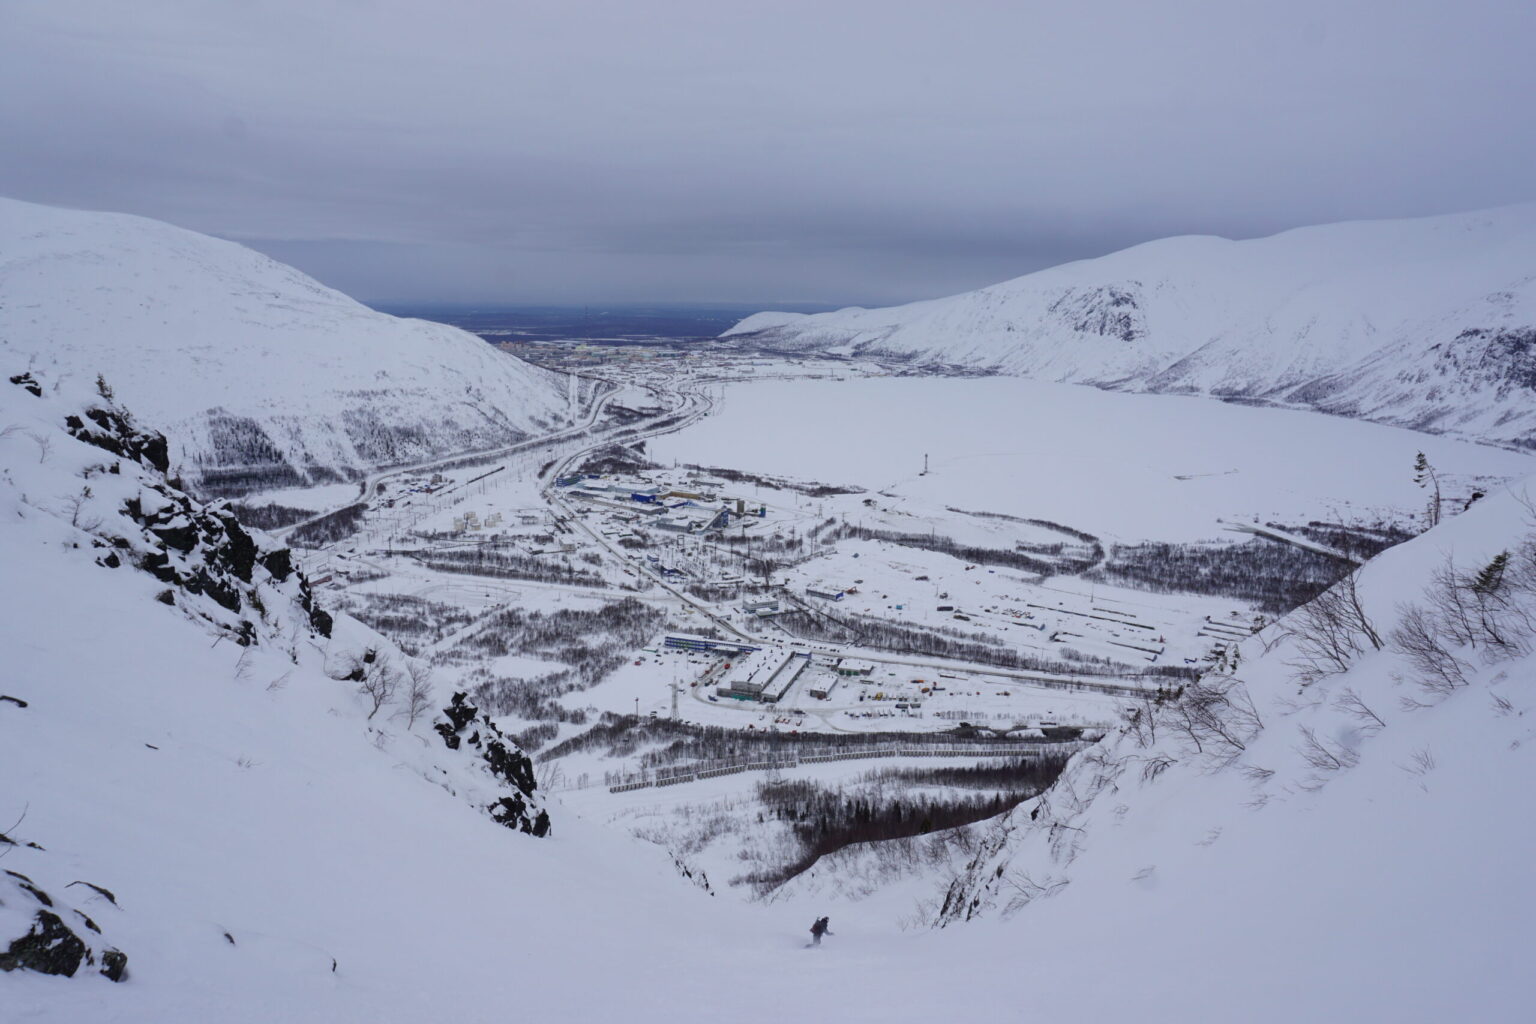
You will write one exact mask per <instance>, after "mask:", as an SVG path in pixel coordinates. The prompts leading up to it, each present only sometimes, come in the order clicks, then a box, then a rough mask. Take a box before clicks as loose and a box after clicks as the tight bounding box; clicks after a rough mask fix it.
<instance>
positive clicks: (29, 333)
mask: <svg viewBox="0 0 1536 1024" xmlns="http://www.w3.org/2000/svg"><path fill="white" fill-rule="evenodd" d="M0 361H3V362H4V364H5V365H6V366H7V368H8V372H9V373H15V372H17V371H19V370H26V369H29V368H30V369H32V370H35V371H38V372H39V373H40V374H42V375H44V376H47V377H48V378H49V379H53V380H57V379H61V378H65V377H76V378H82V379H83V380H84V381H86V382H90V381H93V380H94V379H95V378H96V376H97V375H98V374H100V375H102V376H104V377H105V378H106V379H107V381H108V382H110V384H111V386H112V387H113V389H114V390H115V391H116V393H117V395H118V396H119V397H120V398H121V399H122V400H123V402H124V403H125V404H126V405H127V406H128V407H129V408H131V409H133V410H134V412H135V414H136V415H137V416H138V417H139V418H140V419H141V420H142V421H143V422H145V423H147V424H149V425H150V426H152V427H154V428H155V429H157V430H160V431H162V432H164V433H166V434H167V435H168V436H169V437H170V438H171V440H172V444H173V446H174V447H173V450H172V453H171V456H172V457H171V461H172V465H173V471H175V472H179V473H180V474H181V475H182V476H183V477H184V478H185V479H187V480H188V481H189V482H193V483H196V484H197V485H198V486H199V487H200V488H201V489H202V490H204V491H205V492H210V493H220V494H238V493H243V492H244V491H247V490H251V489H259V488H266V487H272V486H284V485H291V484H293V485H296V484H304V483H316V482H326V481H330V480H335V479H342V478H348V477H351V476H353V475H355V474H357V473H358V472H361V471H365V470H367V469H369V468H371V467H375V466H379V465H387V464H393V463H399V462H408V461H413V460H417V459H424V458H429V457H431V456H434V455H438V454H445V453H451V452H453V451H459V450H465V449H471V448H482V447H490V446H493V445H498V444H504V443H510V442H513V441H516V440H518V439H520V438H522V437H524V436H526V435H528V434H530V433H533V432H537V431H540V430H543V429H546V428H548V427H551V426H556V425H559V424H561V423H563V422H564V419H565V416H566V403H565V401H564V396H563V392H562V391H561V389H559V388H558V387H557V383H558V382H557V381H556V380H555V379H554V378H553V376H552V375H550V374H549V373H547V372H545V371H543V370H540V369H538V368H536V367H533V366H530V365H528V364H527V363H524V362H522V361H521V360H519V359H516V358H515V357H512V356H508V355H506V354H505V353H502V352H499V351H497V350H495V349H493V348H491V346H489V345H487V344H485V343H484V342H483V341H481V340H480V339H478V338H476V337H474V336H473V335H470V334H468V333H466V332H464V331H460V330H458V329H456V328H452V327H447V326H444V325H441V324H433V323H427V322H425V321H420V320H405V319H400V318H397V317H392V316H386V315H385V314H382V313H377V312H374V311H373V310H370V309H368V308H367V307H365V306H363V305H361V304H359V303H357V302H355V301H353V300H352V299H350V298H348V297H346V296H345V295H342V294H341V293H339V292H336V291H333V290H331V289H329V288H326V287H324V286H323V285H321V284H319V283H318V282H316V281H315V280H313V279H311V278H309V277H307V276H305V275H304V274H302V273H300V272H298V271H297V270H294V269H293V268H292V267H288V266H285V265H283V264H281V263H277V262H276V261H274V260H271V259H269V258H267V257H266V256H263V255H261V254H259V253H257V252H254V251H252V250H250V249H247V248H245V247H244V246H241V245H237V244H235V243H233V242H228V241H223V240H221V239H217V238H210V237H208V236H206V235H200V234H197V233H195V232H192V231H186V230H183V229H181V228H176V227H172V226H171V225H168V224H163V223H160V222H158V221H153V220H147V219H145V218H142V217H133V216H127V215H123V214H110V213H88V212H82V211H77V210H63V209H57V208H53V207H47V206H39V205H35V204H31V203H23V202H18V201H15V200H9V199H0Z"/></svg>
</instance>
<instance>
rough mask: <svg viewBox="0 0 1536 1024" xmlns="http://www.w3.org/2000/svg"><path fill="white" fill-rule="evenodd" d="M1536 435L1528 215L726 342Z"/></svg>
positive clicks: (1123, 260)
mask: <svg viewBox="0 0 1536 1024" xmlns="http://www.w3.org/2000/svg"><path fill="white" fill-rule="evenodd" d="M723 337H727V338H740V339H744V340H747V341H749V342H750V343H753V344H758V345H764V346H767V347H770V348H773V349H778V350H782V351H818V350H820V351H828V352H833V353H839V354H856V355H866V356H885V357H890V358H896V359H902V360H911V361H912V362H914V363H916V364H919V365H946V366H953V367H960V368H966V369H974V370H987V371H994V372H999V373H1003V374H1011V375H1018V376H1025V377H1034V378H1038V379H1041V380H1051V381H1070V382H1077V383H1084V384H1093V385H1097V386H1100V387H1108V388H1115V389H1119V390H1131V391H1156V392H1171V393H1196V394H1209V395H1216V396H1223V397H1232V398H1239V399H1251V400H1264V401H1270V402H1277V403H1287V404H1297V405H1302V406H1307V407H1311V408H1317V409H1321V410H1324V411H1327V412H1337V413H1342V414H1346V415H1352V416H1360V417H1363V418H1366V419H1372V420H1379V421H1383V422H1389V423H1395V424H1400V425H1405V426H1411V427H1415V428H1417V429H1423V430H1431V431H1436V432H1447V433H1456V434H1460V435H1464V436H1469V437H1477V438H1481V439H1485V440H1491V441H1498V442H1505V443H1519V444H1527V445H1528V444H1531V443H1532V442H1533V441H1536V402H1533V400H1532V399H1533V395H1532V387H1533V385H1536V204H1525V205H1519V206H1510V207H1503V208H1499V209H1492V210H1485V211H1480V212H1476V213H1466V214H1456V215H1451V216H1442V217H1432V218H1425V219H1416V220H1397V221H1362V222H1351V223H1343V224H1330V225H1324V226H1320V227H1310V228H1301V229H1298V230H1294V231H1287V232H1285V233H1283V234H1279V235H1275V236H1273V237H1269V238H1259V239H1252V240H1248V241H1229V240H1227V239H1222V238H1214V237H1180V238H1168V239H1163V240H1161V241H1156V242H1149V243H1146V244H1144V245H1139V246H1135V247H1133V248H1130V249H1126V250H1123V251H1121V252H1117V253H1113V254H1111V255H1108V256H1104V257H1102V258H1100V259H1094V260H1084V261H1080V262H1076V263H1068V264H1064V265H1062V266H1058V267H1053V268H1051V269H1049V270H1043V271H1040V272H1038V273H1034V274H1030V275H1027V276H1025V277H1020V278H1016V279H1014V280H1012V281H1006V282H1003V283H1001V284H997V285H992V286H990V287H987V288H982V289H979V290H977V291H974V292H966V293H964V294H961V295H955V296H951V297H949V298H942V299H934V300H930V301H925V302H914V303H911V304H909V305H905V306H895V307H891V308H885V309H861V308H850V309H842V310H837V311H835V312H830V313H817V314H810V315H804V314H794V313H778V312H769V313H758V314H756V315H754V316H751V317H748V318H747V319H745V320H743V321H742V322H741V323H739V324H737V325H736V326H735V327H733V328H731V329H730V330H729V331H727V332H726V333H725V335H723Z"/></svg>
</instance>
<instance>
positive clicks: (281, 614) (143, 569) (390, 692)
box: [0, 374, 549, 981]
mask: <svg viewBox="0 0 1536 1024" xmlns="http://www.w3.org/2000/svg"><path fill="white" fill-rule="evenodd" d="M166 452H167V445H166V441H165V438H164V437H162V436H161V435H159V434H157V433H155V432H152V431H147V430H144V429H141V428H139V427H138V426H136V425H135V423H134V422H133V419H132V417H131V416H130V415H129V414H128V413H127V412H126V411H124V410H123V409H122V408H121V407H120V406H118V405H116V404H115V403H114V402H112V401H111V400H110V399H107V398H106V396H103V395H93V394H85V395H82V394H79V393H77V392H75V393H71V392H70V389H67V388H66V389H64V393H61V394H55V393H54V392H53V391H52V390H51V389H49V388H45V386H44V382H43V381H41V380H39V379H38V378H37V377H35V376H33V375H31V374H17V375H14V376H12V378H11V379H10V380H9V382H6V381H0V467H3V472H0V479H3V483H0V509H3V512H4V515H3V518H4V521H5V527H4V530H3V531H0V560H3V562H4V564H5V566H6V569H7V575H6V580H7V586H6V587H5V589H4V591H3V593H0V620H3V622H4V634H3V635H4V637H5V649H6V651H7V656H6V671H5V673H4V676H3V678H0V708H3V710H4V714H3V716H0V778H3V779H4V780H5V784H4V786H3V787H0V802H3V804H4V806H3V807H0V818H4V819H5V822H4V823H3V829H0V857H3V858H5V870H6V874H5V875H4V876H3V881H0V970H4V971H13V970H17V969H22V970H32V971H37V972H39V973H44V974H51V975H63V976H74V975H79V974H81V973H82V970H84V973H87V974H89V973H101V974H104V975H106V976H108V977H109V978H111V980H113V981H123V980H126V979H127V978H130V977H131V975H132V973H133V971H134V969H135V962H136V958H137V954H138V952H139V951H140V950H141V949H142V948H144V947H143V941H142V940H143V933H142V931H141V930H140V929H138V928H137V927H136V926H135V924H134V923H132V921H131V920H130V921H129V922H126V923H124V922H122V921H121V919H120V918H119V916H118V915H119V914H130V911H131V910H132V909H133V907H134V904H135V903H137V904H138V905H139V906H140V907H143V908H144V909H145V910H149V909H150V908H149V907H145V906H144V904H145V903H146V902H149V901H148V900H147V899H146V894H145V892H144V890H143V889H142V888H140V887H139V886H136V885H134V884H133V883H132V882H129V883H128V884H127V885H124V884H123V882H122V881H121V880H122V879H124V878H125V877H131V870H130V872H129V874H128V875H125V874H124V870H125V866H128V867H131V869H136V870H146V871H149V872H151V873H159V874H160V875H161V878H162V881H169V880H170V878H171V876H172V875H174V874H176V873H177V872H178V871H180V870H182V869H185V868H188V867H189V865H188V862H187V860H186V859H185V848H186V842H185V839H186V837H185V836H184V835H183V836H181V837H179V838H178V837H177V834H176V832H175V830H174V829H171V828H168V827H166V822H165V816H166V815H170V816H175V815H177V814H192V815H195V816H197V817H199V818H205V819H208V820H209V826H210V827H211V828H231V829H234V830H236V832H237V833H238V832H245V831H246V830H248V829H249V830H256V831H252V832H249V833H248V834H247V838H248V839H255V838H256V836H257V833H258V832H259V830H261V829H263V828H265V827H266V825H267V823H266V822H264V821H263V820H262V818H263V814H264V813H266V812H262V813H258V814H256V815H254V816H244V815H243V816H240V817H239V818H238V820H236V819H221V820H219V821H217V822H214V821H213V820H212V819H217V818H219V815H220V814H221V812H223V811H225V810H226V809H227V807H228V806H229V802H228V801H229V797H228V794H227V793H226V792H225V788H226V787H231V786H232V787H234V788H239V782H238V776H239V775H240V774H241V773H245V772H251V773H253V774H254V773H259V772H260V771H261V766H262V764H263V763H264V762H268V761H269V759H270V760H275V761H278V762H279V763H280V764H281V765H282V766H281V767H279V766H276V765H274V769H275V771H276V772H279V773H282V772H285V771H287V770H290V769H291V765H292V762H291V761H290V760H289V759H295V760H296V761H297V762H298V763H300V764H307V765H308V767H306V768H304V769H302V770H300V771H299V772H298V773H297V775H295V776H293V778H295V779H299V780H302V782H303V785H305V786H310V785H313V784H314V783H317V782H322V781H324V779H325V778H326V775H327V770H326V769H320V768H319V767H318V765H319V763H320V761H319V760H314V759H317V758H321V757H322V756H323V753H324V752H323V749H322V747H323V746H324V745H329V744H337V743H339V744H340V745H341V748H340V749H341V750H342V751H347V752H346V753H344V754H343V757H342V762H341V763H342V764H343V765H344V767H345V770H349V771H359V772H362V773H363V774H364V775H368V774H370V770H371V773H372V774H374V775H378V776H383V777H386V778H387V777H388V776H390V775H392V774H394V773H396V772H397V771H398V770H399V769H402V768H403V769H406V770H407V771H406V774H407V775H408V776H410V777H412V778H414V779H415V785H418V786H420V785H421V784H423V783H425V784H426V785H427V787H429V788H430V789H431V790H432V791H434V792H437V791H438V790H437V787H441V788H442V790H446V791H448V793H449V794H452V796H453V797H456V799H450V798H446V797H442V795H441V793H439V796H440V798H442V799H445V800H446V801H447V802H450V803H452V804H453V805H455V806H459V807H462V806H463V804H464V803H468V804H469V805H471V807H473V808H475V812H472V813H477V814H483V815H484V816H485V818H487V819H489V820H491V821H494V822H496V823H497V824H501V825H504V826H506V827H508V828H510V829H513V830H515V831H518V832H525V833H532V834H534V835H544V834H546V833H547V832H548V831H549V818H548V815H547V813H546V812H545V811H544V810H543V808H542V806H541V801H540V800H539V799H538V798H537V797H536V796H535V795H534V791H535V782H534V778H533V769H532V764H531V762H530V761H529V760H528V758H527V757H526V755H524V754H522V752H521V751H519V750H518V749H517V747H516V746H515V745H514V744H512V743H510V741H506V740H504V739H503V738H502V737H501V736H500V733H499V732H497V730H496V729H495V727H494V726H493V725H491V724H490V723H489V722H488V721H486V720H485V719H484V718H483V717H482V716H480V715H479V714H478V713H477V712H476V711H475V709H474V708H471V707H468V706H466V704H465V701H464V695H463V694H462V693H460V694H449V693H447V692H444V691H443V688H441V687H439V686H437V685H436V684H435V682H434V680H433V679H432V677H431V674H430V672H429V670H428V669H427V667H426V666H425V665H424V664H422V663H419V662H416V661H414V660H412V659H409V658H407V657H406V656H405V655H404V653H403V652H401V651H400V649H399V648H398V647H396V646H395V645H394V644H392V643H390V642H389V641H388V640H386V639H385V638H383V637H382V636H380V635H378V634H377V633H375V632H373V631H372V630H369V629H367V628H366V627H364V626H362V625H361V624H360V623H358V622H356V621H355V620H352V619H350V618H348V617H346V616H339V617H333V616H332V615H331V614H329V613H328V612H326V611H325V610H324V609H322V608H321V607H319V606H318V605H317V604H316V601H315V598H314V596H313V594H312V593H311V590H310V587H309V583H308V581H307V580H306V579H305V577H304V575H303V574H302V572H300V571H299V570H298V569H297V568H296V567H295V566H294V562H293V558H292V556H291V555H290V553H289V551H288V550H287V549H285V548H274V547H270V546H269V545H268V544H267V543H266V539H265V538H264V537H263V536H261V535H254V536H253V535H251V534H249V533H247V532H246V531H245V530H244V529H243V528H242V527H241V526H240V524H239V522H238V521H237V520H236V519H235V517H234V515H233V513H232V512H230V511H229V508H228V506H227V503H225V502H223V501H218V502H214V503H212V504H203V503H201V502H199V501H197V500H196V499H195V498H192V497H190V496H189V495H187V494H185V493H184V492H182V491H180V490H178V489H177V488H176V487H174V486H173V485H172V484H170V483H169V482H168V481H167V479H166V476H165V469H166ZM23 581H25V582H23ZM210 641H211V643H210ZM194 709H200V710H201V712H202V713H201V714H199V713H196V711H194ZM317 744H318V746H317ZM370 746H371V747H376V748H377V749H376V750H369V747H370ZM349 762H350V763H349ZM168 776H183V778H182V780H181V781H182V783H184V784H185V785H187V786H190V787H191V789H192V790H195V791H196V796H195V798H194V797H192V796H191V794H190V793H189V792H187V791H182V792H181V793H180V794H179V799H177V800H175V801H170V802H169V803H167V804H165V805H161V804H160V803H159V801H162V800H167V799H168V797H169V794H170V793H171V792H173V791H174V790H175V788H176V787H175V786H174V785H169V784H167V783H166V778H167V777H168ZM130 806H131V807H133V808H135V809H134V810H133V811H132V812H126V811H125V808H127V807H130ZM268 810H270V809H268ZM71 834H72V839H65V841H64V842H63V843H62V844H61V843H60V842H58V840H59V839H60V838H62V837H64V836H66V835H71ZM82 835H89V836H93V837H94V838H92V839H90V840H87V841H80V838H81V836H82ZM45 836H46V837H47V838H46V840H44V841H39V839H40V838H41V837H45ZM34 837H38V838H34ZM167 844H170V845H174V846H175V847H177V848H178V850H179V851H180V852H176V853H173V852H171V851H170V850H169V849H166V848H165V847H166V845H167ZM135 851H137V852H136V853H135ZM136 859H137V862H136ZM173 865H179V866H180V867H173ZM204 867H207V865H204ZM192 868H193V870H197V868H196V866H192ZM66 874H67V875H68V876H69V877H65V875H66ZM109 878H110V879H113V880H112V881H110V882H108V881H106V880H107V879H109ZM76 885H84V888H80V889H78V890H76V889H75V886H76ZM130 916H131V915H130ZM146 916H151V917H152V916H154V911H151V912H150V914H149V915H146ZM150 955H151V959H153V955H154V954H153V952H151V954H150Z"/></svg>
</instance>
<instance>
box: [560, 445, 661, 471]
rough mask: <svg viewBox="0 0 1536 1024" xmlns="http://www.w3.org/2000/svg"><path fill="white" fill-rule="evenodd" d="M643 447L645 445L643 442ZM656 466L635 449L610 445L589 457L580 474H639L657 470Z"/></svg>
mask: <svg viewBox="0 0 1536 1024" xmlns="http://www.w3.org/2000/svg"><path fill="white" fill-rule="evenodd" d="M640 444H641V445H643V444H644V442H643V441H642V442H641V443H640ZM655 468H657V467H656V464H655V463H654V462H651V461H650V460H648V459H647V458H646V457H645V456H644V455H642V454H640V453H639V452H637V451H636V450H635V448H634V447H630V446H628V445H622V444H610V445H608V446H607V447H605V448H600V449H598V450H597V451H595V452H593V453H592V454H591V455H589V456H587V458H586V461H584V462H583V463H582V464H581V465H580V466H579V467H578V468H577V472H579V473H597V474H599V475H602V474H607V473H616V474H626V473H638V472H641V471H643V470H647V469H655Z"/></svg>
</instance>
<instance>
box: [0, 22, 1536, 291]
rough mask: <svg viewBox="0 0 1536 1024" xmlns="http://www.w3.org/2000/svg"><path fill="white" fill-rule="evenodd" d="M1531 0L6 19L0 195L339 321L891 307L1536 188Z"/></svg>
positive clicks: (1, 46)
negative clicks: (180, 238)
mask: <svg viewBox="0 0 1536 1024" xmlns="http://www.w3.org/2000/svg"><path fill="white" fill-rule="evenodd" d="M1533 42H1536V4H1529V3H1525V2H1514V0H1508V2H1505V0H1497V2H1496V0H1485V2H1477V0H1472V2H1465V3H1458V4H1453V3H1449V2H1433V3H1425V2H1413V0H1393V2H1388V0H1375V2H1350V0H1334V2H1326V3H1325V2H1313V0H1293V2H1289V3H1284V4H1281V3H1244V2H1240V0H1224V2H1212V3H1202V2H1193V0H1166V2H1163V3H1158V4H1148V3H1144V2H1141V0H1100V2H1085V3H1081V4H1045V3H1030V2H1022V0H1013V2H1008V3H990V2H964V0H955V2H949V3H932V4H927V3H892V2H865V0H850V2H842V3H837V2H828V0H823V2H820V3H800V2H778V3H771V4H762V3H757V4H745V3H739V4H738V3H731V2H726V0H712V2H707V3H705V2H698V3H695V2H679V0H653V2H650V3H628V2H625V3H620V2H604V3H590V2H580V0H569V2H563V3H558V4H555V3H541V4H524V3H492V2H476V3H468V2H462V0H460V2H449V3H441V4H421V3H415V2H410V3H407V2H386V0H378V2H372V0H334V2H329V3H326V2H316V0H304V2H299V0H252V2H247V3H239V4H234V3H199V2H193V0H139V2H137V3H133V4H123V3H119V2H116V0H96V2H71V0H45V2H38V0H19V2H13V3H10V4H7V5H5V6H4V8H0V121H3V127H4V131H5V138H6V141H5V144H4V148H3V154H0V193H4V194H7V195H11V196H15V197H18V198H23V199H31V200H35V201H39V202H49V203H58V204H62V205H70V206H82V207H90V208H100V209H118V210H127V211H131V212H136V213H143V214H147V215H150V216H154V217H159V218H162V219H166V220H170V221H173V222H175V223H179V224H182V225H185V226H187V227H191V228H195V229H197V230H200V231H206V232H211V233H215V234H220V235H224V236H227V237H231V238H236V239H239V240H241V241H245V242H248V243H249V244H252V245H255V246H256V247H258V248H261V249H264V250H265V251H267V252H270V253H272V254H273V255H275V256H277V257H278V258H280V259H284V260H287V261H289V262H293V263H295V264H297V265H299V266H301V267H303V268H304V269H306V270H308V271H310V272H311V273H313V274H315V275H316V276H318V277H320V278H321V279H322V280H324V281H326V282H327V283H330V284H333V285H336V286H337V287H340V288H342V289H344V290H346V291H348V292H351V293H352V294H355V295H357V296H359V297H361V298H364V299H366V300H371V301H376V302H391V303H397V304H398V303H409V302H433V303H454V302H461V303H492V302H502V303H517V302H522V303H557V302H583V301H615V302H621V301H646V300H689V301H700V302H741V303H748V304H761V305H773V304H776V303H782V302H792V301H798V302H843V301H860V302H891V301H902V300H906V299H911V298H918V297H924V296H931V295H940V294H946V293H949V292H953V291H958V290H962V289H965V288H970V287H975V286H978V285H982V284H986V283H989V282H992V281H996V280H1001V279H1004V278H1007V277H1011V276H1014V275H1017V274H1021V273H1025V272H1028V271H1030V270H1034V269H1038V268H1040V267H1042V266H1047V265H1050V264H1053V263H1058V262H1061V261H1063V260H1068V259H1074V258H1079V257H1084V256H1092V255H1097V254H1100V253H1103V252H1106V251H1109V250H1112V249H1115V248H1119V247H1121V246H1124V245H1129V244H1133V243H1135V242H1139V241H1144V240H1146V239H1149V238H1154V237H1159V236H1162V235H1167V234H1178V233H1188V232H1209V233H1216V234H1223V235H1228V236H1235V237H1246V236H1252V235H1258V234H1265V233H1269V232H1271V231H1275V230H1280V229H1283V228H1286V227H1292V226H1296V225H1300V224H1306V223H1317V222H1324V221H1330V220H1339V219H1347V218H1356V217H1378V216H1413V215H1420V214H1430V213H1441V212H1448V211H1452V210H1458V209H1469V208H1475V207H1480V206H1491V205H1497V204H1501V203H1508V202H1517V201H1523V200H1529V199H1532V198H1536V184H1533V177H1532V174H1531V170H1530V168H1531V167H1532V166H1533V164H1536V118H1533V117H1532V115H1531V113H1530V109H1529V104H1530V97H1531V96H1532V95H1536V61H1532V60H1531V58H1530V52H1531V47H1532V43H1533Z"/></svg>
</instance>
